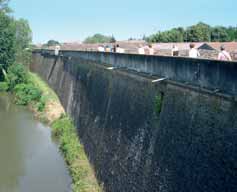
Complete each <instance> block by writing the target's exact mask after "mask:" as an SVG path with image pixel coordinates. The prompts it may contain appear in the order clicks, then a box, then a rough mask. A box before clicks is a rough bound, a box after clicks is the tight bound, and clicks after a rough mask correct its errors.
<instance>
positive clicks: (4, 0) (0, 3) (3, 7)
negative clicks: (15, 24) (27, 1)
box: [0, 0, 11, 13]
mask: <svg viewBox="0 0 237 192" xmlns="http://www.w3.org/2000/svg"><path fill="white" fill-rule="evenodd" d="M8 3H9V0H0V12H3V13H9V12H11V9H10V8H9V7H8Z"/></svg>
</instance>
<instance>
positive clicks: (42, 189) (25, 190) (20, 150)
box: [0, 93, 71, 192]
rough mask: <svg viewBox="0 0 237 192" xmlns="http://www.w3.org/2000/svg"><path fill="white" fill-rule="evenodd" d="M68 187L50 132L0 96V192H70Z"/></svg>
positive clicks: (64, 166) (10, 101) (66, 173)
mask: <svg viewBox="0 0 237 192" xmlns="http://www.w3.org/2000/svg"><path fill="white" fill-rule="evenodd" d="M70 185H71V179H70V176H69V173H68V170H67V168H66V165H65V162H64V160H63V157H62V156H61V154H60V152H59V150H58V146H57V144H56V143H54V142H53V141H52V138H51V132H50V129H49V128H48V127H47V126H44V125H43V124H41V123H40V122H38V121H36V120H34V118H33V115H32V113H30V112H29V111H28V110H27V109H25V108H24V107H20V106H16V105H14V104H13V102H12V99H11V97H10V96H9V95H7V94H2V93H0V192H70V191H71V190H70Z"/></svg>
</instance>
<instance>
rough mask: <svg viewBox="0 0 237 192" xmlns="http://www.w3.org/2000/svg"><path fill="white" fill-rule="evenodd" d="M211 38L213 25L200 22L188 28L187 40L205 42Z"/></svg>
mask: <svg viewBox="0 0 237 192" xmlns="http://www.w3.org/2000/svg"><path fill="white" fill-rule="evenodd" d="M210 40H211V27H210V26H209V25H207V24H205V23H202V22H200V23H198V24H197V25H193V26H191V27H189V28H188V29H187V41H189V42H205V41H210Z"/></svg>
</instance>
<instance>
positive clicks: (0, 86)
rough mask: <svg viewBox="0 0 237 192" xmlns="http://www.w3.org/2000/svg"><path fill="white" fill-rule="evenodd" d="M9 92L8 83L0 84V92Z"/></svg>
mask: <svg viewBox="0 0 237 192" xmlns="http://www.w3.org/2000/svg"><path fill="white" fill-rule="evenodd" d="M7 90H8V84H7V82H0V91H7Z"/></svg>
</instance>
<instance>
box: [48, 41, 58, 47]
mask: <svg viewBox="0 0 237 192" xmlns="http://www.w3.org/2000/svg"><path fill="white" fill-rule="evenodd" d="M55 45H60V43H59V42H58V41H56V40H53V39H51V40H49V41H48V42H47V43H46V44H45V46H48V47H50V46H55Z"/></svg>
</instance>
